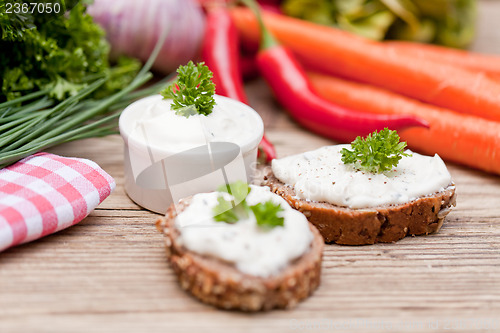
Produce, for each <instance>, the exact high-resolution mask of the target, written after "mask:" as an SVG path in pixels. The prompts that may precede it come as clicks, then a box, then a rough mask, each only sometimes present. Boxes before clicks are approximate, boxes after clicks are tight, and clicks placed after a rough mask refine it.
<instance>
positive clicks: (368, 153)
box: [341, 128, 410, 173]
mask: <svg viewBox="0 0 500 333" xmlns="http://www.w3.org/2000/svg"><path fill="white" fill-rule="evenodd" d="M351 148H352V150H348V149H346V148H343V149H342V150H341V154H342V162H344V163H345V164H354V166H355V167H356V168H357V169H358V170H364V171H368V172H372V173H381V172H384V171H387V170H390V169H391V168H392V167H393V166H394V167H395V166H397V165H398V163H399V161H400V160H401V158H402V157H403V156H410V155H409V154H406V153H405V152H404V149H405V148H406V142H399V135H398V133H397V132H396V131H391V130H389V129H388V128H385V129H383V130H382V131H380V132H377V131H375V132H373V133H371V134H368V136H367V137H366V139H363V138H362V137H360V136H358V137H357V138H356V139H355V140H354V141H353V142H352V143H351Z"/></svg>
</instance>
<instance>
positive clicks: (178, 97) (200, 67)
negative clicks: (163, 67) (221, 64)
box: [161, 61, 215, 118]
mask: <svg viewBox="0 0 500 333" xmlns="http://www.w3.org/2000/svg"><path fill="white" fill-rule="evenodd" d="M177 73H178V76H177V80H176V81H175V82H174V83H172V84H171V85H170V86H168V87H167V88H166V89H165V90H163V91H162V92H161V95H162V96H163V97H164V99H168V98H172V99H173V104H172V109H173V110H176V112H175V113H176V114H178V115H181V116H184V117H186V118H188V117H189V116H192V115H195V114H203V115H205V116H208V115H209V114H210V113H212V110H213V108H214V105H215V100H214V94H215V84H214V83H213V82H212V76H213V74H212V72H211V71H210V69H209V68H208V66H205V63H203V62H200V63H198V64H196V65H195V64H194V63H193V62H192V61H190V62H189V63H188V64H187V65H186V66H179V68H178V69H177Z"/></svg>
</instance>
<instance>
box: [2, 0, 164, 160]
mask: <svg viewBox="0 0 500 333" xmlns="http://www.w3.org/2000/svg"><path fill="white" fill-rule="evenodd" d="M0 1H1V0H0ZM17 2H19V1H17ZM82 2H84V1H83V0H82V1H81V2H79V3H78V4H77V5H76V6H75V7H74V8H73V9H72V10H71V12H69V13H67V14H65V15H62V16H58V17H52V18H51V19H50V20H48V19H47V17H46V16H45V17H41V18H40V17H38V16H33V21H32V22H34V25H35V26H34V27H32V28H30V29H26V27H21V26H19V25H17V26H14V25H12V24H11V21H10V20H8V19H9V17H7V19H6V16H5V15H4V16H2V15H0V28H1V29H2V36H4V35H5V39H4V38H2V40H0V48H1V49H2V53H1V54H0V72H1V73H2V75H3V76H2V80H1V81H0V82H2V86H1V92H0V168H3V167H5V166H7V165H9V164H12V163H14V162H16V161H18V160H19V159H21V158H23V157H26V156H29V155H31V154H33V153H36V152H38V151H40V150H43V149H46V148H49V147H52V146H55V145H58V144H61V143H65V142H69V141H74V140H79V139H85V138H90V137H98V136H105V135H109V134H115V133H118V129H117V119H118V116H119V115H120V110H121V109H123V108H124V107H125V106H127V105H128V104H130V103H131V102H132V101H133V100H135V99H137V98H141V97H144V96H148V95H151V94H155V93H158V92H160V91H161V90H162V89H164V88H165V86H166V85H167V84H168V83H170V82H169V81H168V80H169V78H166V79H164V80H161V81H160V82H158V83H156V84H154V85H151V86H150V87H148V88H146V89H142V90H139V91H135V90H136V89H137V88H139V87H140V86H142V85H143V84H144V83H145V82H147V81H148V80H150V79H151V78H152V74H151V73H149V72H148V71H149V69H150V68H151V65H152V63H153V61H154V59H155V58H156V55H157V54H158V52H159V50H160V48H161V43H158V44H157V45H156V47H155V50H154V51H153V53H152V54H151V56H150V59H149V60H148V61H147V63H146V64H145V65H144V66H143V68H142V69H141V70H140V71H139V72H138V70H139V63H138V62H137V61H136V60H133V59H123V60H121V61H119V63H118V65H117V66H115V67H110V66H109V64H108V62H107V50H108V48H109V47H108V45H107V43H106V42H105V40H104V39H103V35H102V31H101V30H100V28H99V27H98V26H97V25H95V24H94V23H93V22H92V19H91V17H90V16H88V15H87V14H85V8H84V7H83V5H82V4H81V3H82ZM85 2H86V1H85ZM66 3H68V2H66ZM1 4H4V2H0V5H1ZM0 8H5V7H4V6H3V7H2V6H0ZM42 16H43V14H42ZM9 29H10V30H9ZM2 100H4V102H1V101H2Z"/></svg>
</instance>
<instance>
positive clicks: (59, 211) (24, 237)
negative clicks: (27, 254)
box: [0, 153, 115, 251]
mask: <svg viewBox="0 0 500 333" xmlns="http://www.w3.org/2000/svg"><path fill="white" fill-rule="evenodd" d="M114 188H115V181H114V180H113V178H111V176H110V175H108V174H107V173H106V172H104V170H102V169H101V168H100V167H99V166H98V165H97V164H96V163H94V162H92V161H89V160H85V159H81V158H66V157H61V156H57V155H53V154H48V153H38V154H35V155H32V156H29V157H27V158H25V159H23V160H21V161H19V162H17V163H16V164H13V165H11V166H9V167H7V168H4V169H2V170H0V251H3V250H5V249H7V248H9V247H11V246H14V245H17V244H21V243H26V242H29V241H32V240H34V239H38V238H40V237H43V236H46V235H49V234H52V233H54V232H57V231H59V230H62V229H64V228H67V227H69V226H72V225H74V224H76V223H78V222H80V221H81V220H82V219H83V218H85V217H86V216H87V215H88V214H89V213H90V212H92V210H94V208H95V207H97V205H99V204H100V203H101V202H102V201H103V200H104V199H105V198H106V197H108V196H109V195H110V193H111V192H112V191H113V189H114Z"/></svg>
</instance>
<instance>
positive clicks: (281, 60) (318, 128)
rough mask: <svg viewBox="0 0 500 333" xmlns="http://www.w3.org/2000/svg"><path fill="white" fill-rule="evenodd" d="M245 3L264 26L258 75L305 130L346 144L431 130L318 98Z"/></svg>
mask: <svg viewBox="0 0 500 333" xmlns="http://www.w3.org/2000/svg"><path fill="white" fill-rule="evenodd" d="M243 2H244V3H245V4H247V6H248V7H250V8H251V9H253V10H254V12H255V14H256V15H257V17H258V19H259V22H260V26H261V34H262V40H261V47H260V50H259V52H258V53H257V66H258V68H259V71H260V73H261V74H262V76H263V77H264V79H265V80H266V81H267V83H268V84H269V86H270V87H271V89H272V91H273V93H274V95H275V96H276V98H277V99H278V101H279V102H280V103H281V104H282V105H283V106H284V107H285V108H286V109H287V110H288V111H289V113H290V114H291V116H292V117H293V118H294V119H295V120H297V122H299V123H300V124H302V125H303V126H304V127H306V128H308V129H310V130H312V131H314V132H316V133H318V134H320V135H323V136H325V137H328V138H331V139H334V140H339V141H344V142H350V141H352V140H353V139H355V138H356V136H359V135H361V136H364V135H367V134H369V133H371V132H373V131H375V130H382V129H384V128H385V127H388V128H391V129H397V130H399V129H404V128H407V127H411V126H423V127H429V125H428V123H427V122H426V121H424V120H422V119H420V118H418V117H415V116H410V115H383V114H372V113H366V112H361V111H358V110H351V109H348V108H345V107H343V106H340V105H337V104H334V103H332V102H330V101H328V100H326V99H324V98H322V97H321V96H319V95H318V94H317V93H316V92H315V90H314V88H313V87H312V85H311V83H310V82H309V79H308V78H307V75H306V73H305V71H304V69H303V68H302V66H301V65H300V63H299V62H298V61H297V60H296V58H295V56H294V55H293V54H292V52H291V51H290V50H288V49H286V48H285V47H283V46H281V45H280V44H279V43H278V42H277V41H276V39H275V38H274V37H273V36H272V35H271V33H270V32H269V30H267V29H266V28H265V26H264V24H263V22H262V19H261V17H260V12H259V9H258V7H257V5H256V4H255V2H253V1H251V0H244V1H243Z"/></svg>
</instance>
